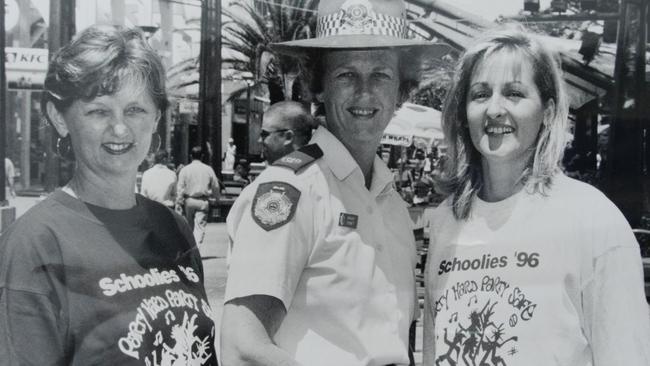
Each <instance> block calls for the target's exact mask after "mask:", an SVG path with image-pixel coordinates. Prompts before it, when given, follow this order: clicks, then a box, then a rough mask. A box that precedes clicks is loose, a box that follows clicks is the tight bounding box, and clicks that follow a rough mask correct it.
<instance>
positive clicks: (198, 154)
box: [190, 146, 203, 160]
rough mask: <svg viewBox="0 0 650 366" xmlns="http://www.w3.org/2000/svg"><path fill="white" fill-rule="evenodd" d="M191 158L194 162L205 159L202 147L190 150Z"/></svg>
mask: <svg viewBox="0 0 650 366" xmlns="http://www.w3.org/2000/svg"><path fill="white" fill-rule="evenodd" d="M190 157H191V158H192V160H201V158H202V157H203V149H202V148H201V146H194V147H193V148H192V150H190Z"/></svg>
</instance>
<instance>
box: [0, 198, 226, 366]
mask: <svg viewBox="0 0 650 366" xmlns="http://www.w3.org/2000/svg"><path fill="white" fill-rule="evenodd" d="M211 315H212V312H211V309H210V306H209V305H208V302H207V298H206V294H205V290H204V288H203V267H202V264H201V259H200V255H199V253H198V250H197V248H196V246H195V244H194V239H193V238H192V233H191V232H190V231H189V229H188V228H187V224H185V222H184V221H183V219H182V218H181V217H180V216H178V215H177V214H175V213H173V212H172V211H171V210H169V209H168V208H166V207H164V206H163V205H161V204H158V203H156V202H153V201H151V200H148V199H146V198H143V197H141V196H138V204H137V206H136V207H134V208H132V209H128V210H109V209H105V208H101V207H97V206H93V205H90V204H85V203H83V202H81V201H79V200H77V199H75V198H73V197H71V196H69V195H67V194H66V193H64V192H62V191H56V192H54V193H53V194H52V195H51V196H50V197H48V198H47V199H46V200H44V201H43V202H41V203H40V204H38V205H37V206H36V207H34V208H33V209H31V210H30V211H29V212H27V213H26V214H25V215H23V216H22V217H21V218H20V219H19V220H18V221H17V222H16V223H15V224H14V225H13V226H11V227H10V228H9V229H8V231H7V232H6V233H5V234H4V235H3V236H2V238H1V240H0V365H5V364H9V365H13V364H20V365H23V364H33V365H52V364H56V365H68V364H69V365H104V364H105V365H152V366H153V365H173V364H176V362H180V364H192V365H216V364H217V360H216V353H215V348H214V347H215V346H214V336H215V327H214V323H213V322H212V320H211Z"/></svg>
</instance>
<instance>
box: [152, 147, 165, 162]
mask: <svg viewBox="0 0 650 366" xmlns="http://www.w3.org/2000/svg"><path fill="white" fill-rule="evenodd" d="M168 157H169V154H167V151H165V150H158V151H156V153H155V154H154V157H153V162H154V163H156V164H165V163H166V162H167V158H168Z"/></svg>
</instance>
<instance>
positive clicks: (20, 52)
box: [5, 47, 48, 72]
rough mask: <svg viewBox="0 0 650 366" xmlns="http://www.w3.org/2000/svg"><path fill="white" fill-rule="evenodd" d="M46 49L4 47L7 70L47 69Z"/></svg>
mask: <svg viewBox="0 0 650 366" xmlns="http://www.w3.org/2000/svg"><path fill="white" fill-rule="evenodd" d="M47 56H48V51H47V49H45V48H18V47H6V48H5V66H6V68H7V71H14V70H15V71H43V72H45V71H47V63H48V58H47Z"/></svg>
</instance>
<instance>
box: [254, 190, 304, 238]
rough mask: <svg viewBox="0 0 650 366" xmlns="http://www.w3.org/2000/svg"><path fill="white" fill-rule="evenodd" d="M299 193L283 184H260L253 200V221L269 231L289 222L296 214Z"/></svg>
mask: <svg viewBox="0 0 650 366" xmlns="http://www.w3.org/2000/svg"><path fill="white" fill-rule="evenodd" d="M299 198H300V191H299V190H298V189H296V188H295V187H294V186H292V185H291V184H288V183H284V182H268V183H262V184H260V185H259V186H258V187H257V192H255V198H254V199H253V206H252V211H253V212H252V214H253V220H255V222H256V223H257V224H258V225H259V226H260V227H261V228H262V229H264V230H266V231H271V230H273V229H276V228H279V227H280V226H282V225H284V224H286V223H287V222H289V221H291V219H292V218H293V215H294V214H295V213H296V206H297V205H298V199H299Z"/></svg>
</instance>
